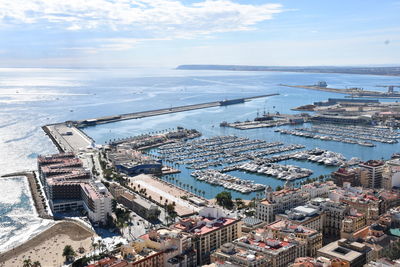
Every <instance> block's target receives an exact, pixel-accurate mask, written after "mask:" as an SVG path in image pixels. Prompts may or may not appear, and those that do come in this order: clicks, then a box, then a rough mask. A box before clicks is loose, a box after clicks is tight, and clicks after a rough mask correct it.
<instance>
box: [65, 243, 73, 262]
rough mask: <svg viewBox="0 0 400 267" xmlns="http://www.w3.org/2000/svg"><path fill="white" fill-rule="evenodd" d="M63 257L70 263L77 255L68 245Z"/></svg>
mask: <svg viewBox="0 0 400 267" xmlns="http://www.w3.org/2000/svg"><path fill="white" fill-rule="evenodd" d="M62 255H63V256H64V257H65V261H67V262H68V261H71V260H72V259H73V257H75V256H76V253H75V251H74V249H73V248H72V246H71V245H66V246H65V247H64V250H63V254H62Z"/></svg>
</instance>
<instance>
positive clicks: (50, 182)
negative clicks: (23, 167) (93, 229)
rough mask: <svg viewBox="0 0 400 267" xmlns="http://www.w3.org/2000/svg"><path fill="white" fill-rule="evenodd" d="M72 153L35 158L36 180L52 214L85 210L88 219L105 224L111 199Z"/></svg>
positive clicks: (104, 188)
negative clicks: (40, 184)
mask: <svg viewBox="0 0 400 267" xmlns="http://www.w3.org/2000/svg"><path fill="white" fill-rule="evenodd" d="M82 166H83V165H82V162H81V161H80V159H78V158H76V157H75V155H74V154H73V153H63V154H55V155H50V156H39V157H38V170H39V178H40V181H41V182H42V185H43V187H44V191H45V193H46V196H47V198H48V200H49V204H50V208H51V209H52V211H53V213H55V214H57V213H63V212H68V211H77V210H84V211H86V212H87V215H88V217H89V219H90V220H91V221H93V222H96V223H102V224H106V223H107V220H108V215H110V214H111V213H112V207H111V206H112V205H111V202H112V196H111V194H110V193H109V192H108V190H107V188H106V187H105V186H104V185H103V184H102V183H101V182H100V181H95V180H94V179H92V177H91V174H90V172H89V171H87V170H85V169H84V168H83V167H82Z"/></svg>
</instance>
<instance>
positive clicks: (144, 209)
mask: <svg viewBox="0 0 400 267" xmlns="http://www.w3.org/2000/svg"><path fill="white" fill-rule="evenodd" d="M109 189H110V193H111V194H112V195H113V196H114V198H115V199H116V200H117V202H118V203H120V204H122V205H124V206H125V207H127V208H128V209H130V210H132V211H133V212H135V213H137V214H138V215H139V216H141V217H143V218H146V219H152V218H155V217H157V216H158V215H159V213H160V210H159V208H158V206H157V205H155V204H154V203H153V202H151V201H149V200H146V199H143V198H142V197H141V196H139V195H137V194H135V193H134V192H132V191H130V190H128V189H127V188H125V187H123V186H121V185H119V184H117V183H110V186H109Z"/></svg>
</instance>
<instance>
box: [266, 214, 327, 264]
mask: <svg viewBox="0 0 400 267" xmlns="http://www.w3.org/2000/svg"><path fill="white" fill-rule="evenodd" d="M264 229H265V230H266V231H270V232H271V233H272V235H273V237H274V238H278V239H285V238H288V237H293V236H294V237H296V238H298V239H300V240H303V241H304V242H305V243H306V247H307V256H310V257H313V256H315V255H316V254H317V250H318V249H320V248H321V247H322V234H321V232H319V231H317V230H314V229H311V228H307V227H305V226H302V225H298V224H292V223H291V222H289V221H287V220H278V221H276V222H273V223H271V224H268V225H266V226H265V228H264ZM258 231H260V229H258ZM261 232H262V231H261Z"/></svg>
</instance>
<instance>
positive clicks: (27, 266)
mask: <svg viewBox="0 0 400 267" xmlns="http://www.w3.org/2000/svg"><path fill="white" fill-rule="evenodd" d="M22 266H23V267H31V266H32V261H31V259H26V260H24V264H23V265H22Z"/></svg>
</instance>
